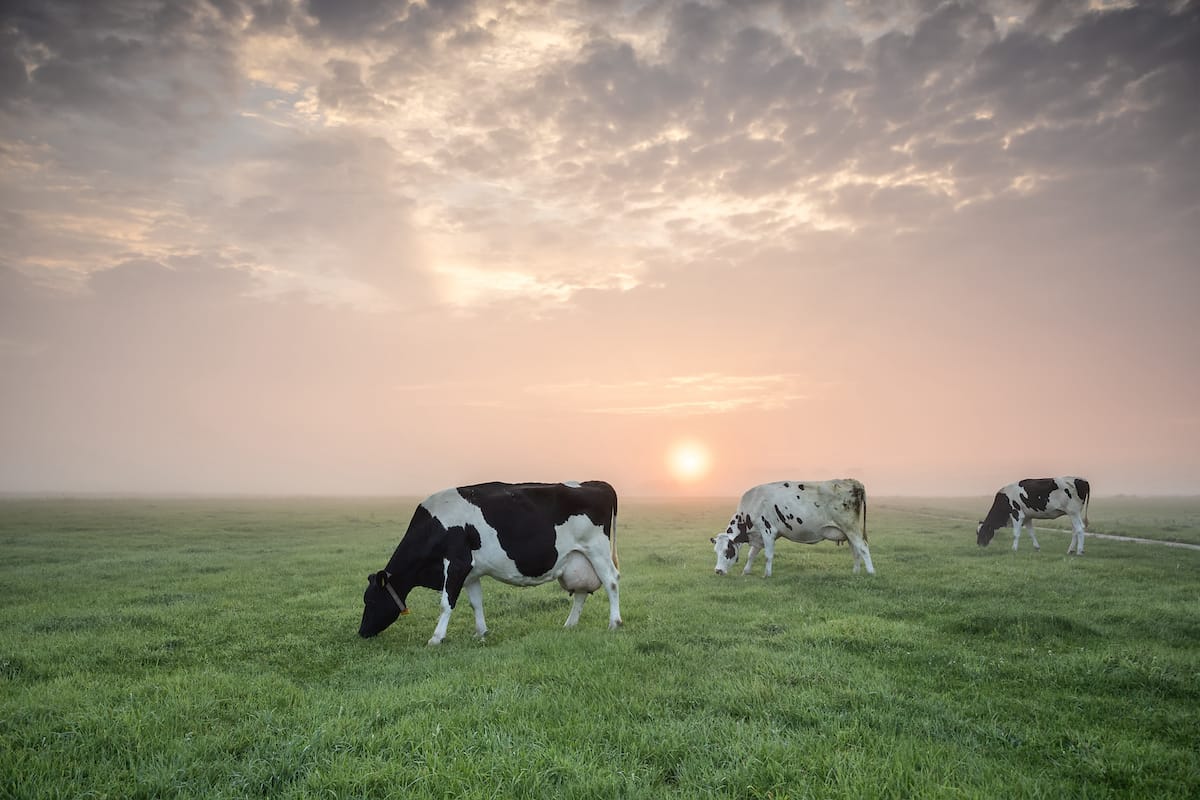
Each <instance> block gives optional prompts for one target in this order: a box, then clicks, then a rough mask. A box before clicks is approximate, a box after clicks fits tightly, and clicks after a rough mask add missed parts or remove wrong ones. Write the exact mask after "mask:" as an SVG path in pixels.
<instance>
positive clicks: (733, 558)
mask: <svg viewBox="0 0 1200 800" xmlns="http://www.w3.org/2000/svg"><path fill="white" fill-rule="evenodd" d="M736 538H737V537H736V536H735V535H734V534H732V533H718V534H717V535H716V536H714V537H712V538H711V539H709V541H710V542H712V543H713V551H714V552H716V554H717V568H716V573H717V574H718V575H724V574H725V573H727V572H729V570H730V568H731V567H732V566H733V565H734V564H736V563H737V561H738V550H739V549H741V546H742V543H741V542H738V541H736Z"/></svg>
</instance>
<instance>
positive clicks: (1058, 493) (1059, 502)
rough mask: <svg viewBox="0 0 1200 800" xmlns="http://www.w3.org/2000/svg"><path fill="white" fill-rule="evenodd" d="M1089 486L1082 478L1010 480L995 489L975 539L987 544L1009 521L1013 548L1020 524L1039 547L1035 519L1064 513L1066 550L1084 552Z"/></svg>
mask: <svg viewBox="0 0 1200 800" xmlns="http://www.w3.org/2000/svg"><path fill="white" fill-rule="evenodd" d="M1091 493H1092V487H1091V486H1090V485H1089V484H1088V482H1087V481H1085V480H1084V479H1083V478H1073V477H1069V476H1068V477H1064V478H1026V479H1025V480H1023V481H1017V482H1016V483H1010V484H1009V485H1008V486H1005V487H1004V488H1003V489H1001V490H1000V491H998V492H996V498H995V499H994V500H993V501H992V508H991V510H990V511H988V513H987V517H986V518H984V520H983V521H982V522H980V523H979V526H978V527H976V529H975V541H976V542H978V544H979V546H980V547H987V545H988V542H990V541H992V537H993V536H995V535H996V529H997V528H1003V527H1004V526H1006V525H1011V526H1012V528H1013V546H1012V549H1013V552H1016V549H1017V544H1018V542H1019V541H1020V539H1021V526H1022V525H1024V526H1026V527H1028V528H1029V538H1030V539H1032V540H1033V549H1034V550H1041V549H1042V547H1041V545H1039V544H1038V540H1037V536H1035V535H1034V533H1033V521H1034V520H1035V519H1056V518H1058V517H1061V516H1063V515H1064V514H1066V515H1067V516H1069V517H1070V518H1071V527H1072V528H1073V529H1074V531H1073V533H1072V534H1071V543H1070V544H1069V545H1067V554H1068V555H1070V553H1071V551H1072V550H1074V551H1075V554H1076V555H1080V556H1081V555H1083V534H1084V531H1085V530H1086V529H1087V524H1088V522H1087V507H1088V497H1089V496H1091Z"/></svg>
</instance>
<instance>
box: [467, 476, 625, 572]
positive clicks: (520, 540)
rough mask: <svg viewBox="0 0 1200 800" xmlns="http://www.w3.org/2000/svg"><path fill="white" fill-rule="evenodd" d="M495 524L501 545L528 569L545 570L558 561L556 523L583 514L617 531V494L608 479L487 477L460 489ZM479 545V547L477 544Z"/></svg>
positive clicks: (607, 530)
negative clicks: (567, 481)
mask: <svg viewBox="0 0 1200 800" xmlns="http://www.w3.org/2000/svg"><path fill="white" fill-rule="evenodd" d="M458 493H459V495H461V496H462V498H463V499H464V500H466V501H467V502H468V503H470V504H471V505H473V506H475V507H477V508H478V509H479V511H480V513H481V514H483V518H484V519H485V520H487V523H488V525H491V526H492V528H494V529H495V531H496V534H497V538H498V539H499V540H500V547H501V548H503V549H504V552H505V554H506V555H507V556H508V557H509V558H511V559H512V561H513V563H514V564H516V565H517V569H518V570H519V571H520V572H521V574H522V575H526V576H528V577H531V578H533V577H537V576H539V575H545V574H546V573H547V572H549V571H550V570H551V569H553V568H554V564H555V562H556V561H558V550H557V549H556V548H555V546H554V539H555V535H554V528H555V527H556V526H558V525H561V524H563V523H564V522H566V521H567V520H568V519H570V518H571V517H573V516H575V515H577V514H585V515H586V516H587V518H588V519H589V520H591V521H592V523H593V524H595V525H598V526H600V527H602V528H603V529H604V535H605V536H611V535H612V532H611V531H610V526H611V524H612V517H613V513H614V511H615V509H616V502H617V494H616V492H615V491H613V488H612V487H611V486H609V485H608V484H607V483H604V482H603V481H588V482H586V483H584V484H582V485H581V486H578V487H571V486H566V485H564V484H561V483H521V484H506V483H481V484H477V485H475V486H462V487H460V488H459V489H458ZM476 549H478V548H476Z"/></svg>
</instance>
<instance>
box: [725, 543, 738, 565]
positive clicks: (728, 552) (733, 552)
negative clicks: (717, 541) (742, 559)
mask: <svg viewBox="0 0 1200 800" xmlns="http://www.w3.org/2000/svg"><path fill="white" fill-rule="evenodd" d="M725 557H726V558H728V559H729V560H731V561H737V548H736V547H734V546H733V541H732V540H730V541H729V542H728V543H727V544H726V545H725Z"/></svg>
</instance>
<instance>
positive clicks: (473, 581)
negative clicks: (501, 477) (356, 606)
mask: <svg viewBox="0 0 1200 800" xmlns="http://www.w3.org/2000/svg"><path fill="white" fill-rule="evenodd" d="M616 522H617V493H616V492H615V491H614V490H613V488H612V487H611V486H609V485H608V484H607V483H605V482H603V481H586V482H584V483H582V484H580V483H519V484H508V483H482V484H478V485H476V486H460V487H458V488H457V489H446V490H443V491H441V492H438V493H437V494H434V495H431V496H430V497H428V498H426V499H425V500H424V501H422V502H421V504H420V505H419V506H417V510H416V512H415V513H414V514H413V518H412V521H411V522H409V523H408V530H407V531H406V532H405V534H404V538H403V539H401V540H400V544H399V545H398V546H397V547H396V551H395V552H394V553H392V558H391V560H390V561H388V564H387V566H386V567H384V568H383V569H381V570H380V571H379V572H376V573H375V574H373V575H369V576H368V577H367V590H366V592H364V593H363V604H364V608H363V616H362V624H361V625H360V626H359V629H358V634H359V636H362V637H370V636H374V635H376V634H377V633H379V632H381V631H383V630H384V629H385V628H387V627H388V626H389V625H391V624H392V623H393V622H395V621H396V619H397V618H398V617H399V616H400V615H401V614H407V613H408V606H407V601H408V594H409V592H410V591H411V590H412V589H413V587H415V586H424V587H426V588H429V589H435V590H437V591H439V592H441V595H442V614H441V616H440V617H439V618H438V622H437V627H436V628H435V629H434V631H433V637H432V638H431V639H430V640H429V644H431V645H433V644H438V643H440V642H441V641H442V639H444V638H445V636H446V627H447V626H448V625H449V624H450V612H451V611H453V610H454V606H455V604H456V603H457V602H458V596H459V593H460V592H461V591H462V590H463V589H466V591H467V599H468V600H470V602H471V607H472V608H473V609H474V610H475V632H476V633H477V634H478V635H479V636H484V635H486V634H487V625H486V624H485V623H484V620H483V591H482V589H481V588H480V586H479V579H480V578H482V577H483V576H485V575H487V576H490V577H492V578H495V579H496V580H498V581H503V582H504V583H508V584H513V585H515V586H536V585H538V584H541V583H546V582H547V581H552V580H555V579H558V582H559V583H560V584H561V585H562V587H563V588H564V589H566V590H567V591H568V592H570V593H571V597H572V601H573V602H572V605H571V613H570V615H569V616H568V617H567V623H566V627H572V626H573V625H575V623H576V622H578V621H579V614H580V612H581V611H582V610H583V602H584V601H585V600H586V599H587V596H588V595H589V594H590V593H591V592H594V591H596V590H597V589H599V588H600V587H601V586H603V587H604V590H605V591H606V592H607V593H608V627H609V628H616V627H617V626H618V625H620V624H621V610H620V604H619V602H618V597H617V579H618V573H617V565H616V558H615V555H616Z"/></svg>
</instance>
